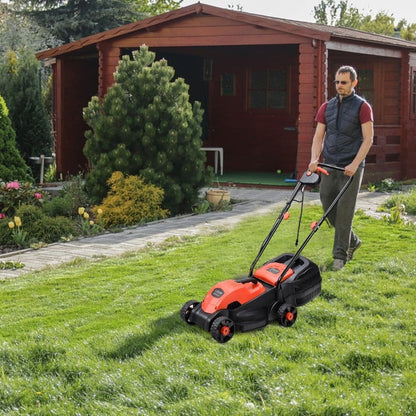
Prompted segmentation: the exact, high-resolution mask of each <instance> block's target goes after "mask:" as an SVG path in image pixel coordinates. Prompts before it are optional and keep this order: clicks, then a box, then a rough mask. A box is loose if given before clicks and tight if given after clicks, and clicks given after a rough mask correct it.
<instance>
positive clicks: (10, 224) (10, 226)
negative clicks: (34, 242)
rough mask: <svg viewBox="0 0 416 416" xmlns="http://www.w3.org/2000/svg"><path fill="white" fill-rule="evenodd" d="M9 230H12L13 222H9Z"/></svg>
mask: <svg viewBox="0 0 416 416" xmlns="http://www.w3.org/2000/svg"><path fill="white" fill-rule="evenodd" d="M9 228H10V229H11V230H12V229H13V228H14V222H13V221H10V222H9Z"/></svg>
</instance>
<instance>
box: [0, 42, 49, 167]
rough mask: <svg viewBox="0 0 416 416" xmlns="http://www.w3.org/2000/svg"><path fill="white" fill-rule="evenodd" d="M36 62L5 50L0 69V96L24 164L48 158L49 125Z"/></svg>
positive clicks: (27, 55)
mask: <svg viewBox="0 0 416 416" xmlns="http://www.w3.org/2000/svg"><path fill="white" fill-rule="evenodd" d="M39 67H40V64H39V61H38V60H37V59H36V57H35V55H34V54H33V52H31V51H28V50H20V51H19V52H15V51H12V50H9V51H8V52H7V54H6V61H5V63H4V64H3V65H0V93H1V94H2V95H3V97H4V99H5V100H6V103H7V105H8V107H9V116H10V119H11V120H12V125H13V128H14V131H15V132H16V143H17V147H18V149H19V150H20V153H21V155H22V156H23V157H24V159H25V160H28V159H29V157H31V156H39V155H41V154H44V155H50V154H51V133H50V125H49V121H48V117H47V113H46V111H45V108H44V105H43V98H42V89H41V83H40V72H39Z"/></svg>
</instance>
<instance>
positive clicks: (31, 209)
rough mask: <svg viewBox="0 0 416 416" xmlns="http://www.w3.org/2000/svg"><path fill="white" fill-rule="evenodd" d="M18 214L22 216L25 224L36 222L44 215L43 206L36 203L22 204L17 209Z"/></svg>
mask: <svg viewBox="0 0 416 416" xmlns="http://www.w3.org/2000/svg"><path fill="white" fill-rule="evenodd" d="M16 216H18V217H20V219H21V220H22V223H23V224H29V223H34V222H36V221H38V220H40V219H41V218H43V217H44V214H43V212H42V208H41V207H38V206H34V205H22V206H21V207H20V208H19V209H17V210H16Z"/></svg>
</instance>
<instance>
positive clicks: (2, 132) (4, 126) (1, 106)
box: [0, 95, 32, 182]
mask: <svg viewBox="0 0 416 416" xmlns="http://www.w3.org/2000/svg"><path fill="white" fill-rule="evenodd" d="M0 180H1V181H5V182H8V181H14V180H16V181H21V182H25V181H31V180H32V178H31V177H30V175H29V174H28V167H27V166H26V164H25V161H24V160H23V158H22V156H20V153H19V151H18V150H17V147H16V141H15V132H14V130H13V128H12V123H11V121H10V118H9V110H8V109H7V106H6V102H5V101H4V98H3V97H2V96H1V95H0Z"/></svg>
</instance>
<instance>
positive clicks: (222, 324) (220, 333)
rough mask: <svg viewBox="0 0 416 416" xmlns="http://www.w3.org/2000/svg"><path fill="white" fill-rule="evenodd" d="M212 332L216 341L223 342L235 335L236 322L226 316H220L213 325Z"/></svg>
mask: <svg viewBox="0 0 416 416" xmlns="http://www.w3.org/2000/svg"><path fill="white" fill-rule="evenodd" d="M210 333H211V335H212V338H214V339H215V341H217V342H219V343H221V344H223V343H224V342H227V341H229V340H230V339H231V338H232V337H233V335H234V322H233V321H232V319H229V318H227V317H225V316H219V317H218V318H216V319H215V320H214V322H213V323H212V325H211V329H210Z"/></svg>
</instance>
